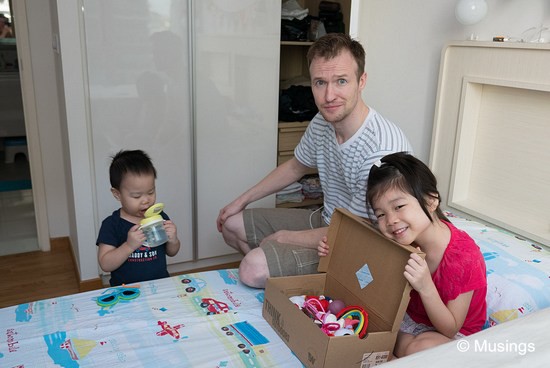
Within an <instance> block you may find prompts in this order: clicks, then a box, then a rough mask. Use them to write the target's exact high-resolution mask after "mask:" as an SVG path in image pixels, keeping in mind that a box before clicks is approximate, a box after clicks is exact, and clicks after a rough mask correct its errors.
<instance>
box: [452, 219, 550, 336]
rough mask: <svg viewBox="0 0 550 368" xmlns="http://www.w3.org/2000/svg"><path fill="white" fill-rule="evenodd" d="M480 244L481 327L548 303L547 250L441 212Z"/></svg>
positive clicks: (549, 260) (549, 273)
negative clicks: (483, 312)
mask: <svg viewBox="0 0 550 368" xmlns="http://www.w3.org/2000/svg"><path fill="white" fill-rule="evenodd" d="M445 214H446V215H447V217H448V218H449V220H450V221H451V222H452V223H453V224H454V225H455V226H456V227H458V228H459V229H462V230H464V231H466V232H467V233H468V235H470V236H471V237H472V238H473V239H474V240H475V242H476V243H477V245H478V246H479V247H480V249H481V251H482V253H483V256H484V258H485V264H486V266H487V322H486V326H485V327H490V326H494V325H497V324H500V323H503V322H506V321H510V320H514V319H517V318H519V317H522V316H525V315H527V314H529V313H532V312H535V311H537V310H541V309H544V308H548V307H550V251H548V249H546V248H543V247H541V246H539V245H537V244H534V243H532V242H530V241H528V240H526V239H523V238H520V237H517V236H516V235H514V234H512V233H509V232H506V231H504V230H501V229H498V228H495V227H490V226H487V225H484V224H481V223H479V222H476V221H471V220H468V219H465V218H463V217H460V216H457V215H456V214H453V213H451V212H446V213H445Z"/></svg>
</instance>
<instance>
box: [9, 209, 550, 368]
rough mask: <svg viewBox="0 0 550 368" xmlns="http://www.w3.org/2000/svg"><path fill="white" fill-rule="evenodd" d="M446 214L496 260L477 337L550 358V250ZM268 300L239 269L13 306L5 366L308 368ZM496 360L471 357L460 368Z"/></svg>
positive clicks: (490, 261)
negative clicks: (265, 308)
mask: <svg viewBox="0 0 550 368" xmlns="http://www.w3.org/2000/svg"><path fill="white" fill-rule="evenodd" d="M446 214H447V215H448V216H449V218H450V220H451V221H452V222H453V223H454V224H455V225H456V226H457V227H459V228H461V229H463V230H465V231H466V232H468V233H469V234H470V235H471V236H472V237H473V238H474V239H475V240H476V242H477V244H478V245H479V246H480V248H481V250H482V252H483V254H484V257H485V260H486V263H487V274H488V276H487V277H488V283H489V291H488V296H487V300H488V305H489V310H488V313H487V323H486V330H484V331H482V333H480V334H476V335H473V336H474V337H475V338H476V339H481V338H485V339H489V340H487V341H491V342H499V341H502V342H503V343H506V342H508V343H509V344H512V343H525V344H529V343H531V344H534V348H535V349H536V354H532V353H531V352H530V351H526V354H524V355H518V354H513V352H511V353H510V352H509V353H507V354H503V356H505V357H507V358H510V357H512V358H521V359H525V360H527V359H532V358H534V357H539V356H541V355H542V354H541V353H542V352H543V351H545V350H546V351H550V349H549V346H548V345H549V344H550V342H549V341H550V340H547V339H546V338H542V337H543V336H547V335H548V333H546V332H545V331H544V330H543V332H542V333H537V331H539V330H540V329H543V328H544V327H543V325H547V324H548V322H547V321H548V320H549V318H550V309H548V307H550V252H548V251H547V250H545V249H544V248H542V247H540V246H538V245H536V244H533V243H531V242H530V241H527V240H525V239H522V238H518V237H517V236H515V235H514V234H512V233H509V232H506V231H503V230H499V229H497V228H495V227H491V226H488V225H485V224H483V223H480V222H477V221H471V220H468V219H466V218H464V217H461V216H458V215H455V214H454V213H451V212H447V213H446ZM263 298H264V292H263V290H261V289H253V288H249V287H246V286H244V285H243V284H241V283H240V282H239V278H238V270H236V269H225V270H218V271H207V272H200V273H190V274H184V275H177V276H173V277H170V278H166V279H161V280H154V281H148V282H142V283H140V284H139V285H127V286H124V287H116V288H105V289H101V290H95V291H89V292H85V293H79V294H73V295H68V296H64V297H59V298H54V299H46V300H40V301H35V302H31V303H26V304H21V305H16V306H12V307H8V308H3V309H0V331H2V336H1V337H0V366H2V367H54V366H55V367H96V366H117V365H122V364H124V365H127V366H131V367H152V366H155V367H173V366H177V367H183V366H189V367H302V366H303V365H302V363H300V361H299V360H298V359H297V358H296V357H295V356H294V354H293V353H292V352H291V351H290V350H289V349H288V348H287V346H286V345H285V343H284V342H283V341H282V340H281V339H280V338H279V336H278V335H277V334H276V333H275V331H274V330H273V329H272V328H271V327H270V326H269V325H268V323H267V322H266V321H265V320H264V319H263V317H262V305H263ZM523 321H525V322H523ZM478 335H479V337H478ZM497 337H498V340H496V339H497ZM479 341H481V340H479ZM472 346H473V345H472ZM529 346H530V345H529ZM529 346H528V345H526V347H525V349H529ZM505 348H506V345H505ZM508 348H509V347H508ZM472 349H473V348H472ZM509 349H510V348H509ZM432 350H433V353H432V352H431V351H432ZM432 350H430V353H429V354H435V356H437V358H438V359H439V358H440V356H443V357H445V356H449V355H450V354H449V351H448V350H451V351H453V350H454V351H455V352H458V350H457V347H456V345H452V346H446V347H445V348H443V347H442V348H436V349H432ZM490 355H491V354H489V356H488V355H487V354H467V353H463V354H460V355H459V356H460V358H461V359H462V360H459V362H461V363H460V364H459V365H461V366H468V365H470V362H472V364H473V362H476V361H477V360H478V359H481V358H483V359H485V358H486V359H493V358H492V357H490ZM419 356H420V355H419ZM429 356H430V357H431V355H429ZM413 357H414V359H413V362H415V361H417V360H418V359H419V358H417V357H416V355H415V356H411V357H410V358H413ZM494 358H495V359H496V356H495V357H494ZM499 358H500V356H499ZM408 359H409V358H404V359H400V360H398V361H396V362H392V363H391V364H397V363H400V364H404V363H401V361H403V362H406V361H408ZM430 359H431V358H430ZM420 361H423V360H420ZM512 361H515V360H512ZM529 362H531V360H529ZM500 365H505V364H500ZM413 366H414V365H413ZM362 368H366V367H362Z"/></svg>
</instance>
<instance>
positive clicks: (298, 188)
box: [275, 182, 304, 204]
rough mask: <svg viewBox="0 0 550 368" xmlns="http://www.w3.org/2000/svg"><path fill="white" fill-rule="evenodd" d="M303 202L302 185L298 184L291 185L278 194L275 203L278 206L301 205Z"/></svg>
mask: <svg viewBox="0 0 550 368" xmlns="http://www.w3.org/2000/svg"><path fill="white" fill-rule="evenodd" d="M303 200H304V195H303V193H302V185H301V184H300V183H298V182H294V183H292V184H290V185H289V186H287V187H286V188H284V189H283V190H281V191H279V192H277V194H276V195H275V201H276V203H277V204H282V203H299V202H302V201H303Z"/></svg>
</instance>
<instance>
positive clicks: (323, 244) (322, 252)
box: [317, 236, 329, 257]
mask: <svg viewBox="0 0 550 368" xmlns="http://www.w3.org/2000/svg"><path fill="white" fill-rule="evenodd" d="M328 252H329V247H328V244H327V237H326V236H323V238H322V239H321V240H319V245H318V246H317V254H318V255H319V257H326V256H328Z"/></svg>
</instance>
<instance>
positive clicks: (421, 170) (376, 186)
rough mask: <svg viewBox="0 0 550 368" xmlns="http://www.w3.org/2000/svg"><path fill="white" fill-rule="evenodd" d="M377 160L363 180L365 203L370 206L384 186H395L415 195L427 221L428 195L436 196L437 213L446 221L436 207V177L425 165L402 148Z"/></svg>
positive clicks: (438, 196) (383, 191)
mask: <svg viewBox="0 0 550 368" xmlns="http://www.w3.org/2000/svg"><path fill="white" fill-rule="evenodd" d="M380 161H381V164H380V165H379V166H377V165H373V166H372V168H371V169H370V173H369V179H368V181H367V204H370V205H371V207H372V205H373V202H374V200H376V199H377V198H379V197H380V196H381V195H383V194H384V193H385V192H386V191H387V190H389V189H392V188H396V189H399V190H402V191H403V192H405V193H409V194H410V195H411V196H413V197H415V198H416V199H417V200H418V203H420V208H422V211H424V213H425V214H426V216H428V218H429V219H430V221H431V222H433V220H434V219H433V218H432V216H431V215H430V211H428V206H429V203H428V198H429V197H431V198H433V199H435V200H437V201H438V202H439V203H438V204H437V209H436V214H437V217H438V218H439V219H441V220H445V221H447V222H448V221H449V220H448V219H447V217H446V216H445V215H444V214H443V211H441V208H440V207H439V204H440V203H441V196H440V195H439V191H438V190H437V179H436V178H435V175H434V174H433V173H432V171H431V170H430V168H429V167H428V166H426V165H425V164H424V163H423V162H422V161H420V160H419V159H417V158H416V157H414V156H413V155H410V154H408V153H406V152H398V153H392V154H390V155H387V156H384V157H383V158H382V159H381V160H380Z"/></svg>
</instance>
